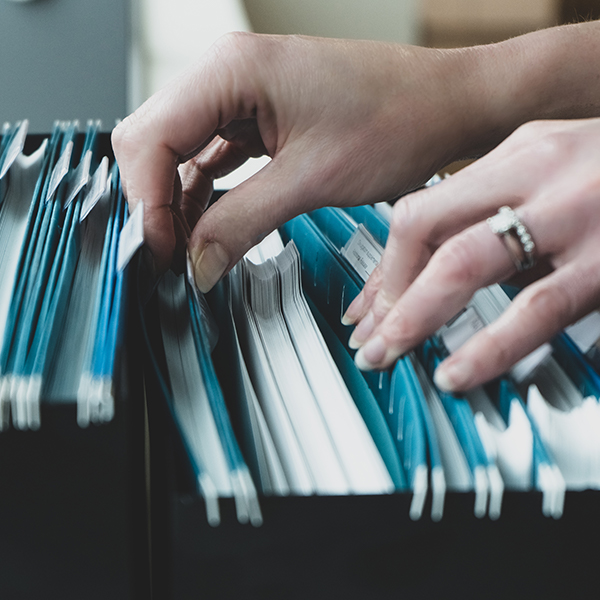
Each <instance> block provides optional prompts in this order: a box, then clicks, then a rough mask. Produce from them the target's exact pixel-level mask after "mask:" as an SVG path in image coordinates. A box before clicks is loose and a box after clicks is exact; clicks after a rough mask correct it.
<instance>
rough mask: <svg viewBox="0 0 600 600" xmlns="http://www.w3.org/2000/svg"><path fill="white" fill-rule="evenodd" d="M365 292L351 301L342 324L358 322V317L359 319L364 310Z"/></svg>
mask: <svg viewBox="0 0 600 600" xmlns="http://www.w3.org/2000/svg"><path fill="white" fill-rule="evenodd" d="M363 298H364V296H363V294H359V295H358V296H356V298H354V300H353V301H352V302H351V303H350V306H349V307H348V308H347V309H346V312H345V313H344V316H343V317H342V325H354V323H356V319H358V315H360V312H361V310H362V305H363V302H364V300H363Z"/></svg>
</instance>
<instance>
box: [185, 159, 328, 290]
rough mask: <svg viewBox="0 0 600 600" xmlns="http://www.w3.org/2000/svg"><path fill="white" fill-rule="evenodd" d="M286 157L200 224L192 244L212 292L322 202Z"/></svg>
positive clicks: (199, 275)
mask: <svg viewBox="0 0 600 600" xmlns="http://www.w3.org/2000/svg"><path fill="white" fill-rule="evenodd" d="M282 163H283V161H281V160H279V157H277V158H276V159H274V160H272V161H271V162H270V163H268V164H267V165H266V166H265V167H263V168H262V169H261V170H260V171H259V172H258V173H256V174H255V175H254V176H253V177H251V178H250V179H248V180H246V181H245V182H243V183H241V184H240V185H238V186H237V187H235V188H234V189H232V190H230V191H229V192H227V193H226V194H224V195H223V196H221V198H219V200H217V201H216V202H215V203H214V204H213V205H212V206H211V207H210V208H209V209H208V210H207V211H206V212H205V213H204V214H203V215H202V217H201V218H200V220H199V221H198V223H197V224H196V227H195V228H194V230H193V232H192V235H191V237H190V241H189V245H188V248H189V252H190V258H191V259H192V263H193V265H194V275H195V279H196V285H197V286H198V289H199V290H200V291H202V292H208V291H209V290H210V289H211V288H212V287H213V286H214V285H215V284H216V283H217V282H218V281H219V280H220V279H221V278H222V277H223V276H224V275H225V274H226V273H228V272H229V270H230V269H231V268H232V267H233V266H234V265H235V264H236V263H237V262H238V261H239V260H240V259H241V258H242V257H243V256H244V254H245V253H246V252H247V251H248V250H250V248H252V246H254V245H256V244H257V243H259V242H260V241H261V240H262V239H263V238H264V237H265V236H267V235H268V234H269V233H271V231H273V230H274V229H276V228H277V227H279V226H280V225H282V224H283V223H285V222H286V221H288V220H289V219H291V218H293V217H295V216H297V215H298V214H300V213H301V212H304V211H306V210H310V209H312V208H313V206H312V205H313V204H314V205H315V206H316V204H317V203H318V198H317V196H314V195H311V194H310V193H309V191H308V190H307V187H306V186H301V185H296V184H297V178H296V177H293V176H291V173H292V170H291V169H287V168H286V167H285V165H284V164H282ZM308 199H310V200H311V201H310V202H309V201H308Z"/></svg>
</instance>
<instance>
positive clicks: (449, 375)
mask: <svg viewBox="0 0 600 600" xmlns="http://www.w3.org/2000/svg"><path fill="white" fill-rule="evenodd" d="M470 379H471V367H470V365H468V364H467V363H465V362H463V361H460V362H455V363H449V364H445V363H442V364H441V365H440V366H439V367H438V368H437V369H436V371H435V373H434V374H433V382H434V383H435V385H437V386H438V387H439V388H440V390H442V391H444V392H456V391H459V390H463V389H465V388H466V387H467V385H468V383H469V380H470Z"/></svg>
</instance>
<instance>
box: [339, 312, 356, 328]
mask: <svg viewBox="0 0 600 600" xmlns="http://www.w3.org/2000/svg"><path fill="white" fill-rule="evenodd" d="M355 321H356V319H354V318H352V317H349V316H348V313H346V314H345V315H344V316H343V317H342V325H354V322H355Z"/></svg>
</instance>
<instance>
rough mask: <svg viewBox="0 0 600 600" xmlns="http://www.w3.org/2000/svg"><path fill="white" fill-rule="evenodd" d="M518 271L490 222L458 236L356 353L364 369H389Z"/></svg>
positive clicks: (445, 245)
mask: <svg viewBox="0 0 600 600" xmlns="http://www.w3.org/2000/svg"><path fill="white" fill-rule="evenodd" d="M514 270H515V267H514V265H513V263H512V261H511V259H510V257H509V255H508V253H507V252H506V249H505V248H504V247H503V245H502V242H501V241H500V240H499V239H498V238H497V237H496V236H495V235H494V234H493V233H492V232H491V231H490V229H489V227H488V226H487V224H486V223H478V224H477V225H474V226H473V227H470V228H469V229H467V230H466V231H464V232H462V233H461V234H459V235H456V236H454V237H453V238H451V239H450V240H448V241H447V242H445V243H444V244H443V245H442V246H441V247H440V248H439V250H438V251H437V252H436V253H434V255H433V257H432V259H431V261H430V262H429V263H428V265H427V266H426V267H425V269H423V271H422V272H421V274H420V275H419V276H418V277H417V278H416V279H415V281H414V282H413V284H412V285H411V286H410V287H409V288H408V289H407V290H406V292H405V293H404V294H403V296H402V297H401V298H400V299H399V300H398V301H397V302H396V303H395V304H394V306H393V307H392V308H391V309H390V311H389V312H388V313H387V315H386V316H385V318H384V319H383V321H382V322H381V323H379V324H378V325H377V326H376V327H374V329H373V331H372V332H371V333H370V334H369V335H368V336H367V342H366V343H365V344H364V345H363V346H362V347H361V348H360V350H359V351H358V352H357V354H356V357H355V360H356V363H357V365H358V366H359V367H360V368H361V369H363V370H369V369H374V368H378V369H379V368H386V367H387V366H389V365H390V364H391V363H392V362H393V361H394V360H395V359H396V358H398V356H400V355H401V354H404V353H405V352H407V351H408V350H410V349H411V348H413V347H414V346H416V345H417V344H418V343H419V342H420V341H421V340H423V339H425V338H426V337H427V336H429V335H431V334H432V333H433V332H434V331H436V330H437V329H438V328H439V327H441V326H442V325H443V324H444V323H445V322H446V321H448V319H450V318H451V317H452V316H454V315H455V314H456V313H457V312H458V311H459V310H460V309H461V308H463V307H464V306H465V304H467V302H468V301H469V300H470V299H471V297H472V296H473V294H474V293H475V292H476V291H477V290H478V289H479V288H481V287H484V286H486V285H490V284H491V283H494V282H496V281H499V280H502V279H505V278H507V277H508V276H509V275H510V274H511V273H513V272H514ZM367 318H369V317H365V319H367ZM359 327H360V324H359V326H358V327H357V330H358V328H359Z"/></svg>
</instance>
